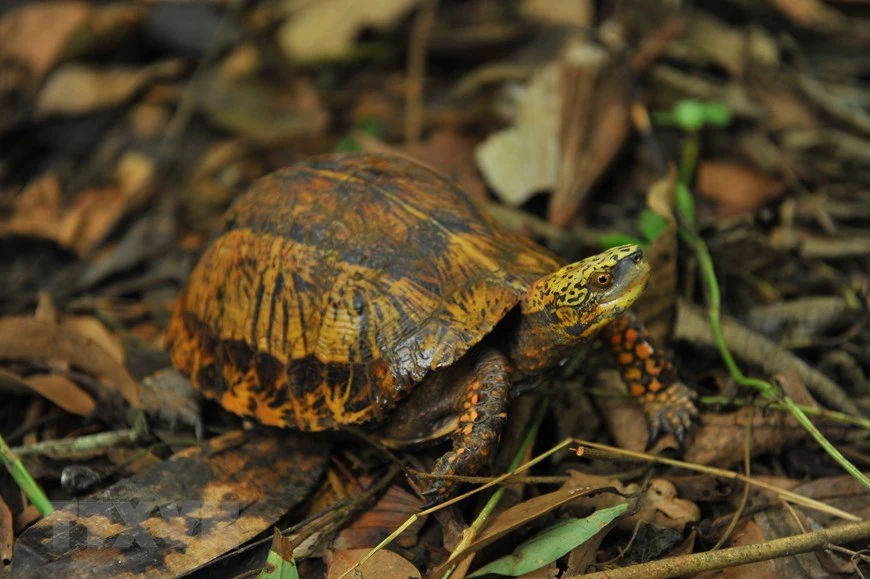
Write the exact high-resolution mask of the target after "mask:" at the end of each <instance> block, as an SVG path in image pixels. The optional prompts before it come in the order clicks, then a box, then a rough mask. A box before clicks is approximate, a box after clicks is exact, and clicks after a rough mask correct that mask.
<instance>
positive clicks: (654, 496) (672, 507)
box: [566, 470, 701, 532]
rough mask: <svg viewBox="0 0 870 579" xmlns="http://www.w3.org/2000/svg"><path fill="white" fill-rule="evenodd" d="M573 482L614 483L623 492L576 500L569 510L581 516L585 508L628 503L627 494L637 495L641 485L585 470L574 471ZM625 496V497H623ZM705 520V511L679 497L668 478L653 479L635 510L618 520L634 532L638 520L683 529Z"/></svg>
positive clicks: (677, 529)
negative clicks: (702, 514) (703, 515)
mask: <svg viewBox="0 0 870 579" xmlns="http://www.w3.org/2000/svg"><path fill="white" fill-rule="evenodd" d="M569 474H570V476H571V480H570V483H568V484H572V485H588V486H592V487H602V486H605V485H607V486H611V487H614V488H616V489H617V490H618V491H619V494H615V493H595V494H592V495H590V496H586V497H583V498H581V499H579V500H577V501H574V502H572V503H571V504H570V505H569V506H568V507H566V509H567V511H568V512H569V513H571V514H574V515H578V516H579V515H581V514H582V511H583V509H603V508H606V507H611V506H614V505H617V504H620V503H622V502H625V500H626V499H625V498H623V496H629V495H636V494H637V493H638V492H639V491H641V487H640V486H639V485H637V484H635V483H630V484H623V483H621V482H619V481H617V480H611V479H608V478H607V477H602V476H597V475H591V474H588V473H585V472H582V471H577V470H571V471H569ZM621 495H622V496H621ZM699 520H701V511H700V509H699V508H698V505H696V504H695V503H693V502H692V501H689V500H686V499H683V498H680V497H678V496H677V488H676V487H675V486H674V485H673V483H671V482H670V481H668V480H667V479H664V478H653V479H651V480H650V481H649V483H648V484H647V485H646V486H645V487H644V488H643V492H642V493H641V494H640V497H639V498H638V500H637V505H636V507H635V508H634V511H633V512H632V513H631V514H630V515H627V516H625V517H623V518H621V519H620V520H619V521H618V522H617V526H618V527H619V528H621V529H623V530H625V531H629V532H630V531H631V530H632V529H633V528H634V527H635V525H637V523H638V522H640V521H644V522H646V523H651V524H655V525H658V526H660V527H666V528H668V529H674V530H676V531H679V532H683V530H684V529H685V527H686V525H688V524H690V523H695V522H697V521H699Z"/></svg>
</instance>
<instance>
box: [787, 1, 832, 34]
mask: <svg viewBox="0 0 870 579" xmlns="http://www.w3.org/2000/svg"><path fill="white" fill-rule="evenodd" d="M770 3H771V4H772V5H773V6H774V7H775V8H777V9H778V10H779V11H780V12H782V13H783V14H784V15H785V16H786V17H787V18H788V19H789V20H791V21H792V22H794V23H795V24H797V25H798V26H801V27H803V28H808V29H810V30H817V31H819V32H833V31H835V30H837V29H839V28H840V27H841V26H843V24H844V23H845V18H844V16H843V14H842V13H840V12H839V11H837V10H836V9H835V8H832V7H830V6H828V5H827V4H825V3H824V2H821V1H820V0H770Z"/></svg>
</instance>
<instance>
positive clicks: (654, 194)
mask: <svg viewBox="0 0 870 579" xmlns="http://www.w3.org/2000/svg"><path fill="white" fill-rule="evenodd" d="M676 182H677V173H676V171H675V170H674V169H673V167H671V170H670V172H669V174H668V177H667V178H665V179H661V180H659V181H656V182H655V183H653V184H652V185H650V187H649V189H648V191H647V197H646V203H647V207H649V208H650V209H651V210H652V211H653V212H654V213H656V214H657V215H661V216H662V217H664V218H665V219H667V221H668V224H667V226H666V227H665V229H664V230H662V231H661V232H660V233H659V235H658V237H656V238H655V239H653V240H652V241H650V243H649V244H648V245H647V246H646V247H645V248H644V252H643V253H644V256H645V257H646V259H647V261H648V262H649V264H650V270H651V271H652V275H651V276H650V281H649V286H648V287H647V289H646V291H644V292H643V294H641V296H640V299H639V300H638V301H637V303H636V304H635V305H634V311H635V312H636V313H637V314H638V316H640V319H642V320H643V323H644V326H645V327H646V330H647V332H649V334H650V336H652V338H653V340H655V341H656V342H657V343H658V344H666V343H667V341H668V338H669V337H670V335H671V330H672V329H673V321H674V307H675V304H676V299H677V282H678V281H679V280H678V278H679V271H678V264H677V245H678V244H677V221H676V219H675V218H674V186H675V185H676Z"/></svg>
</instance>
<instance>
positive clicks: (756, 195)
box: [697, 160, 785, 219]
mask: <svg viewBox="0 0 870 579" xmlns="http://www.w3.org/2000/svg"><path fill="white" fill-rule="evenodd" d="M697 188H698V193H700V194H701V195H702V196H704V197H706V198H707V199H709V200H711V201H713V202H714V203H715V204H716V213H717V215H718V216H719V217H721V218H723V219H725V218H730V217H736V216H739V215H743V214H746V213H752V212H754V211H756V210H757V209H759V208H760V207H761V206H763V205H764V204H765V203H768V202H770V201H772V200H773V199H777V198H778V197H779V196H780V195H782V193H783V191H785V185H784V184H783V183H782V182H781V181H779V180H776V179H772V178H770V177H768V176H767V175H764V174H762V173H761V172H759V171H757V170H755V169H752V168H749V167H746V166H744V165H740V164H738V163H732V162H729V161H715V160H711V161H704V162H702V163H701V164H700V165H699V166H698V185H697Z"/></svg>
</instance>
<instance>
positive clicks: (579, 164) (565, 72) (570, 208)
mask: <svg viewBox="0 0 870 579" xmlns="http://www.w3.org/2000/svg"><path fill="white" fill-rule="evenodd" d="M593 46H594V45H592V44H588V45H583V44H581V45H579V46H573V47H571V48H570V50H569V51H567V52H566V56H565V58H564V59H563V62H562V75H561V79H562V86H563V88H562V93H563V105H562V106H563V110H562V114H561V119H560V127H561V128H562V134H561V138H560V141H561V149H562V158H561V164H560V172H559V181H558V183H557V187H556V190H555V191H554V192H553V197H552V198H551V199H550V204H549V206H548V208H547V217H548V219H549V220H550V223H552V224H553V225H555V226H557V227H565V226H567V225H568V224H569V223H570V222H571V221H572V220H573V219H574V217H576V215H577V213H578V211H579V210H580V208H581V207H582V206H583V203H584V202H585V200H586V197H587V195H588V194H589V191H590V190H591V189H592V187H593V185H595V183H596V182H597V181H598V179H599V177H601V175H602V174H603V173H604V171H605V170H606V169H607V168H608V167H609V166H610V163H611V161H613V158H614V157H615V156H616V154H617V153H618V152H619V150H620V149H621V148H622V145H623V143H624V142H625V139H626V137H628V133H629V130H630V129H631V122H630V119H629V111H628V109H629V95H628V88H627V87H628V82H627V81H626V75H627V74H629V71H628V70H627V66H626V65H624V63H618V62H617V61H614V60H608V59H606V58H604V57H603V56H601V57H596V56H594V54H595V52H594V50H593V48H592V47H593ZM596 48H597V47H596ZM597 50H600V48H597ZM605 54H606V53H605ZM590 56H591V57H592V58H591V60H590ZM589 72H593V73H594V74H589ZM584 90H585V91H586V92H587V93H588V97H587V98H578V95H581V94H583V91H584ZM579 109H588V110H585V111H583V110H579ZM577 117H581V118H587V119H588V122H587V123H584V124H585V125H586V126H584V127H583V129H582V130H580V129H579V127H580V126H581V125H580V124H579V123H577V122H576V118H577ZM572 133H573V136H572ZM572 142H573V143H574V144H573V145H572Z"/></svg>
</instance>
